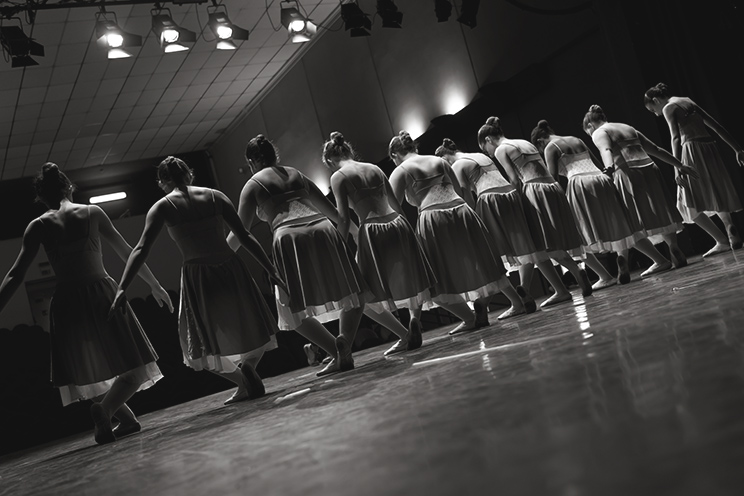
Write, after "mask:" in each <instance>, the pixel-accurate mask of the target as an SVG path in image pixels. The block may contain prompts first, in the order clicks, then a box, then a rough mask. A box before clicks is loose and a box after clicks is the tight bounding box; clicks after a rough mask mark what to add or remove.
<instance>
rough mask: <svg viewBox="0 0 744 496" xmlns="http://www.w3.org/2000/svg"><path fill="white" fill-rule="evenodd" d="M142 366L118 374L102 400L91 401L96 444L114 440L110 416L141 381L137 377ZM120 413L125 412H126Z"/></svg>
mask: <svg viewBox="0 0 744 496" xmlns="http://www.w3.org/2000/svg"><path fill="white" fill-rule="evenodd" d="M144 367H145V366H144V365H143V366H142V367H139V368H137V369H135V370H130V371H129V372H125V373H124V374H121V375H120V376H118V377H117V378H116V379H115V380H114V383H113V384H112V385H111V389H109V390H108V392H107V393H106V395H105V396H104V397H103V400H101V402H100V403H93V405H91V407H90V414H91V417H93V422H94V423H95V430H94V438H95V440H96V442H97V443H98V444H106V443H110V442H112V441H116V437H115V436H114V431H113V428H112V426H111V417H112V416H113V415H114V413H115V412H117V411H118V410H119V409H120V408H122V406H123V405H124V404H125V403H126V401H127V400H128V399H129V398H131V397H132V395H133V394H134V393H136V392H137V389H139V387H140V385H141V384H142V382H141V381H139V380H137V377H138V376H139V375H140V374H141V373H142V371H143V369H144ZM122 413H124V414H126V412H122ZM130 413H131V410H130Z"/></svg>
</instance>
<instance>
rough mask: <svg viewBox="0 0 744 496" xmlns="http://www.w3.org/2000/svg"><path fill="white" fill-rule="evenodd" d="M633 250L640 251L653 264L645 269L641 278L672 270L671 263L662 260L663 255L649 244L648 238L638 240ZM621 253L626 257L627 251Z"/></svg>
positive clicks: (664, 259)
mask: <svg viewBox="0 0 744 496" xmlns="http://www.w3.org/2000/svg"><path fill="white" fill-rule="evenodd" d="M633 248H635V249H636V250H638V251H640V252H641V253H643V254H644V255H646V256H647V257H648V258H650V259H651V260H652V261H653V262H654V263H653V265H652V266H651V267H649V268H648V269H646V270H645V271H644V272H643V273H642V274H641V277H648V276H650V275H653V274H656V273H659V272H664V271H665V270H669V269H671V268H672V263H671V262H670V261H669V260H667V259H666V258H664V255H662V254H661V253H660V252H659V250H657V249H656V247H655V246H654V244H653V243H651V241H649V240H648V238H643V239H641V240H639V241H638V242H636V244H635V245H634V246H633ZM623 253H624V254H625V255H624V256H627V253H628V251H627V250H625V251H624V252H623Z"/></svg>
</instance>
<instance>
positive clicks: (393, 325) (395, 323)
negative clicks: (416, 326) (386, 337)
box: [364, 307, 410, 356]
mask: <svg viewBox="0 0 744 496" xmlns="http://www.w3.org/2000/svg"><path fill="white" fill-rule="evenodd" d="M364 315H366V316H367V317H369V318H370V319H372V320H374V321H375V322H377V323H378V324H380V325H381V326H383V327H385V328H387V329H389V330H390V331H391V332H393V333H394V334H395V335H396V336H398V338H399V339H398V341H396V343H395V344H394V345H393V346H392V347H391V348H390V349H389V350H387V351H386V352H385V353H384V355H385V356H387V355H392V354H393V353H400V352H402V351H408V336H409V333H410V332H409V330H408V329H406V328H405V327H404V326H403V324H401V323H400V321H399V320H398V319H396V318H395V315H393V314H392V313H390V312H389V311H387V310H385V311H383V312H382V313H377V312H375V311H373V310H372V309H370V308H369V307H367V308H366V309H365V310H364Z"/></svg>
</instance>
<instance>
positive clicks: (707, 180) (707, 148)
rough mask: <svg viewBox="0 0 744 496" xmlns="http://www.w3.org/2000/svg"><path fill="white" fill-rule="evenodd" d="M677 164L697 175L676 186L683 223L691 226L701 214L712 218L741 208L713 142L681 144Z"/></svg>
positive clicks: (687, 142)
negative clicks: (718, 213) (684, 183)
mask: <svg viewBox="0 0 744 496" xmlns="http://www.w3.org/2000/svg"><path fill="white" fill-rule="evenodd" d="M680 161H681V162H682V163H683V164H685V165H689V166H690V167H693V168H694V169H695V170H696V171H697V172H698V174H700V177H699V178H698V179H690V178H688V179H687V184H686V185H685V186H679V185H677V209H678V210H679V213H680V214H682V219H683V221H684V222H685V223H687V224H692V223H693V222H694V219H695V218H696V217H697V216H698V215H700V214H702V213H704V214H707V215H713V214H715V213H716V212H738V211H740V210H741V209H742V207H741V201H740V200H739V195H738V194H737V193H736V188H735V187H734V183H733V182H732V181H731V176H730V175H729V173H728V171H727V170H726V165H725V164H724V163H723V159H722V158H721V153H720V152H719V150H718V145H716V142H715V140H714V139H712V138H711V139H708V140H693V141H685V142H684V143H683V144H682V158H681V160H680Z"/></svg>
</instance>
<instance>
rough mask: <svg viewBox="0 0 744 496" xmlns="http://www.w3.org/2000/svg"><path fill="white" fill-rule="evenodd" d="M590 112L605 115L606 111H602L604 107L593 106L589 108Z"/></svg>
mask: <svg viewBox="0 0 744 496" xmlns="http://www.w3.org/2000/svg"><path fill="white" fill-rule="evenodd" d="M589 112H601V113H604V110H602V107H600V106H599V105H592V106H590V107H589Z"/></svg>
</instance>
